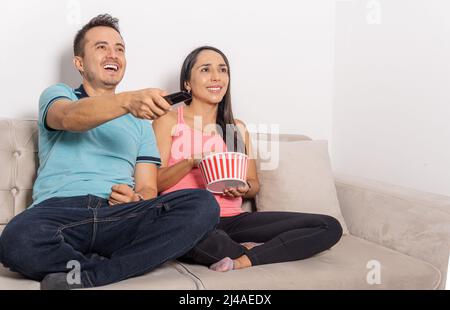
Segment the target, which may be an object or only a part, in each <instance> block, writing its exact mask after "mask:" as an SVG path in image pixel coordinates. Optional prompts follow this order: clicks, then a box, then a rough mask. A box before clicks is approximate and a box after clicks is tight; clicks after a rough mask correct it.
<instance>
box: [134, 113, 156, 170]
mask: <svg viewBox="0 0 450 310" xmlns="http://www.w3.org/2000/svg"><path fill="white" fill-rule="evenodd" d="M141 124H142V139H141V144H140V146H139V152H138V157H137V159H136V163H137V164H138V163H151V164H155V165H157V166H158V167H159V166H161V156H160V154H159V150H158V145H157V143H156V137H155V133H154V132H153V128H152V126H151V124H150V122H148V121H144V120H142V121H141Z"/></svg>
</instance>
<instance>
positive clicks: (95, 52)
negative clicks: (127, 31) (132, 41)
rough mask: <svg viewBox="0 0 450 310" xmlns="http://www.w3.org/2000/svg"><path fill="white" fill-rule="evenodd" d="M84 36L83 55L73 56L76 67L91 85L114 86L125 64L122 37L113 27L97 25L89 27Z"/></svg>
mask: <svg viewBox="0 0 450 310" xmlns="http://www.w3.org/2000/svg"><path fill="white" fill-rule="evenodd" d="M84 38H85V41H84V42H85V45H84V56H83V57H79V56H76V57H75V65H76V66H77V69H78V70H79V71H81V73H82V75H83V78H84V79H86V80H87V81H88V82H89V83H90V84H91V85H92V86H94V87H102V88H115V87H116V86H117V85H118V84H119V83H120V81H121V80H122V78H123V75H124V74H125V69H126V65H127V61H126V59H125V43H124V42H123V40H122V37H121V36H120V34H119V33H118V32H117V31H115V30H114V29H113V28H110V27H104V26H99V27H94V28H92V29H89V30H88V32H86V35H85V37H84Z"/></svg>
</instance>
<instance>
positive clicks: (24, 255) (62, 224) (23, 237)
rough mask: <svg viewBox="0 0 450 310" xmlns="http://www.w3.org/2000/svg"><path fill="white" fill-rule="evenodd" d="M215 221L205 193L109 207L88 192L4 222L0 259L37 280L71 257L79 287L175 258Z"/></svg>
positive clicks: (114, 279)
mask: <svg viewBox="0 0 450 310" xmlns="http://www.w3.org/2000/svg"><path fill="white" fill-rule="evenodd" d="M218 221H219V206H218V204H217V202H216V200H215V198H214V197H213V196H212V195H211V194H210V193H209V192H207V191H205V190H197V189H188V190H181V191H176V192H172V193H169V194H167V195H163V196H160V197H158V198H155V199H152V200H146V201H139V202H133V203H127V204H120V205H114V206H111V207H110V206H109V205H108V201H107V200H106V199H103V198H100V197H96V196H92V195H87V196H78V197H67V198H52V199H49V200H46V201H44V202H42V203H40V204H38V205H36V206H35V207H33V208H30V209H27V210H25V211H24V212H22V213H20V214H19V215H17V216H16V217H14V218H13V219H12V220H11V221H10V223H9V224H8V225H7V226H6V227H5V229H4V231H3V233H2V235H1V236H0V261H1V262H2V263H3V264H4V265H5V266H6V267H8V268H10V269H11V270H12V271H16V272H19V273H21V274H23V275H24V276H26V277H28V278H31V279H34V280H37V281H41V280H42V279H43V277H45V275H47V274H49V273H56V272H65V273H67V272H69V271H70V269H68V263H69V262H70V261H76V262H78V263H79V264H80V267H81V269H80V275H81V284H82V285H83V286H84V287H93V286H102V285H106V284H109V283H114V282H117V281H121V280H124V279H127V278H129V277H134V276H138V275H141V274H143V273H146V272H148V271H150V270H152V269H154V268H156V267H157V266H159V265H161V264H163V263H164V262H166V261H168V260H171V259H175V258H177V257H179V256H182V255H183V254H185V253H186V252H188V251H189V250H190V249H191V248H192V247H194V245H195V244H197V243H198V242H199V241H200V240H202V239H203V238H204V236H206V234H207V233H208V232H210V231H211V230H213V229H214V227H215V226H216V225H217V223H218ZM94 253H95V254H97V255H92V254H94ZM69 268H70V267H69Z"/></svg>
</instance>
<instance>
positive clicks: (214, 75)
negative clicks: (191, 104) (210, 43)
mask: <svg viewBox="0 0 450 310" xmlns="http://www.w3.org/2000/svg"><path fill="white" fill-rule="evenodd" d="M229 81H230V77H229V75H228V67H227V65H226V64H225V60H224V59H223V57H222V56H221V55H220V54H218V53H217V52H215V51H212V50H203V51H201V52H200V53H199V54H198V56H197V61H196V63H195V64H194V66H193V67H192V71H191V79H190V81H189V82H186V86H187V89H188V90H191V93H192V97H193V99H196V100H199V101H202V102H205V103H213V104H217V103H219V102H221V101H222V98H223V97H224V96H225V94H226V92H227V89H228V83H229Z"/></svg>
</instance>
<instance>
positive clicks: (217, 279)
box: [184, 235, 440, 290]
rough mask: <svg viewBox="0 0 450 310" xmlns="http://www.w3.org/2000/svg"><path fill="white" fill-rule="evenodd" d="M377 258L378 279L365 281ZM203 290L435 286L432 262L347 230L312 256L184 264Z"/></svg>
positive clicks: (414, 287) (437, 277) (434, 269)
mask: <svg viewBox="0 0 450 310" xmlns="http://www.w3.org/2000/svg"><path fill="white" fill-rule="evenodd" d="M373 260H376V261H378V262H380V264H381V269H380V276H381V277H380V280H381V284H373V285H370V284H368V282H367V276H368V273H369V272H370V271H371V270H373V269H372V268H373V267H372V266H370V268H371V269H368V267H367V264H368V262H370V261H373ZM184 265H185V267H186V268H187V269H189V270H190V272H192V273H193V274H194V275H195V276H196V277H197V278H198V280H197V281H198V282H199V285H201V286H203V287H204V288H206V289H261V290H264V289H435V288H436V287H437V286H438V285H439V282H440V273H439V271H438V270H437V269H436V268H435V267H434V266H432V265H430V264H428V263H426V262H423V261H420V260H417V259H415V258H412V257H410V256H407V255H403V254H400V253H398V252H395V251H392V250H390V249H387V248H384V247H381V246H379V245H376V244H374V243H371V242H368V241H365V240H363V239H359V238H356V237H353V236H350V235H347V236H344V237H343V238H342V239H341V241H339V243H338V244H336V245H335V246H334V247H333V248H332V249H331V250H328V251H325V252H322V253H320V254H318V255H316V256H314V257H311V258H308V259H305V260H301V261H295V262H288V263H280V264H271V265H261V266H255V267H251V268H247V269H242V270H232V271H229V272H225V273H220V272H215V271H211V270H209V269H208V268H207V267H204V266H199V265H192V264H184Z"/></svg>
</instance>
